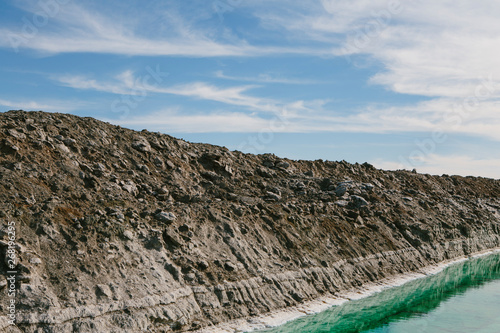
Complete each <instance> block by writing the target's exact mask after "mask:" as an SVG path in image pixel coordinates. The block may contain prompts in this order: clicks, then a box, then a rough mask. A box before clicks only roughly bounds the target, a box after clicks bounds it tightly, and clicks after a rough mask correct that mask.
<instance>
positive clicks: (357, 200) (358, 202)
mask: <svg viewBox="0 0 500 333" xmlns="http://www.w3.org/2000/svg"><path fill="white" fill-rule="evenodd" d="M351 202H352V203H353V205H354V207H356V208H361V207H364V206H368V205H369V204H368V201H366V200H365V198H363V197H360V196H357V195H351Z"/></svg>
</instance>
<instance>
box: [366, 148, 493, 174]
mask: <svg viewBox="0 0 500 333" xmlns="http://www.w3.org/2000/svg"><path fill="white" fill-rule="evenodd" d="M371 163H372V164H373V165H374V166H376V167H377V168H382V169H388V170H397V169H407V170H410V169H413V168H416V169H417V171H418V172H419V173H428V174H432V175H442V174H448V175H460V176H481V177H489V178H495V179H500V171H499V170H500V158H495V157H488V158H473V157H471V156H467V155H448V156H446V155H437V154H429V155H426V156H425V158H423V159H422V161H420V163H419V165H418V166H414V165H411V164H404V163H401V162H395V161H384V160H375V161H372V162H371Z"/></svg>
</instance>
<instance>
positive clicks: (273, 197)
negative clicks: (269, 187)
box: [266, 191, 281, 201]
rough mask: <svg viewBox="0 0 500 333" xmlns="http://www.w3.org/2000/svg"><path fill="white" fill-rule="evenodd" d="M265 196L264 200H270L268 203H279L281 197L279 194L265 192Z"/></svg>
mask: <svg viewBox="0 0 500 333" xmlns="http://www.w3.org/2000/svg"><path fill="white" fill-rule="evenodd" d="M266 194H267V197H266V200H270V201H279V200H281V196H280V195H279V194H276V193H274V192H269V191H268V192H266Z"/></svg>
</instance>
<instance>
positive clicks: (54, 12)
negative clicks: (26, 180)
mask: <svg viewBox="0 0 500 333" xmlns="http://www.w3.org/2000/svg"><path fill="white" fill-rule="evenodd" d="M498 17H500V3H499V2H498V1H493V0H484V1H481V2H478V1H472V0H454V1H451V0H441V1H435V0H405V1H403V0H353V1H345V0H310V1H303V0H301V1H298V0H286V1H285V0H265V1H264V0H251V1H250V0H203V1H202V0H197V1H195V0H182V1H181V0H176V1H171V0H163V1H156V0H151V1H135V0H120V1H118V0H108V1H94V0H87V1H71V0H37V1H28V0H3V1H1V2H0V60H1V61H0V111H8V110H11V109H16V110H17V109H23V110H43V111H47V112H63V113H71V114H75V115H79V116H90V117H94V118H97V119H100V120H104V121H107V122H110V123H112V124H116V125H120V126H123V127H127V128H131V129H136V130H142V129H148V130H150V131H155V132H161V133H166V134H170V135H173V136H175V137H178V138H183V139H185V140H188V141H191V142H205V143H212V144H217V145H221V146H225V147H227V148H229V149H231V150H239V151H243V152H247V153H258V154H260V153H274V154H276V155H278V156H280V157H287V158H290V159H308V160H316V159H322V160H330V161H340V160H346V161H348V162H351V163H355V162H359V163H364V162H368V163H371V164H373V165H374V166H375V167H377V168H383V169H392V170H394V169H408V170H412V169H417V171H418V172H420V173H430V174H438V175H441V174H449V175H454V174H458V175H463V176H467V175H474V176H482V177H489V178H497V179H498V178H500V154H499V151H500V150H499V149H498V143H499V141H500V56H499V54H500V20H498Z"/></svg>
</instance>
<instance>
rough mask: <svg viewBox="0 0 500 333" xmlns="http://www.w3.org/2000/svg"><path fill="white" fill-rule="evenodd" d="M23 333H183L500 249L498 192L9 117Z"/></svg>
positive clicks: (491, 184)
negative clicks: (179, 332) (141, 332)
mask: <svg viewBox="0 0 500 333" xmlns="http://www.w3.org/2000/svg"><path fill="white" fill-rule="evenodd" d="M0 151H1V154H0V180H1V183H0V186H1V187H0V204H1V207H0V214H1V215H0V217H1V219H2V224H1V227H0V228H1V229H0V239H1V241H0V255H1V256H2V260H1V261H0V288H2V290H0V293H1V294H0V295H1V296H0V306H1V309H0V310H1V316H0V330H1V329H6V328H7V326H8V323H7V317H6V315H7V311H8V309H7V306H6V304H7V293H6V291H5V288H6V287H7V283H6V282H5V277H6V276H7V271H9V268H8V266H7V262H6V261H5V260H4V258H6V256H7V248H8V242H7V231H6V225H7V222H9V221H13V222H15V224H16V242H15V243H16V249H17V254H18V259H19V260H18V262H17V266H16V267H15V269H16V271H17V272H18V273H17V277H18V278H17V283H16V288H17V295H16V302H17V304H16V307H17V308H16V311H17V326H18V327H19V329H20V330H22V331H24V332H42V331H43V332H139V331H149V332H170V331H187V330H194V329H197V328H201V327H204V326H207V325H212V324H217V323H220V322H223V321H227V320H230V319H234V318H241V317H247V316H254V315H259V314H263V313H266V312H269V311H272V310H276V309H280V308H284V307H288V306H292V305H295V304H298V303H300V302H303V301H306V300H310V299H314V298H317V297H319V296H321V295H325V294H329V293H330V294H335V293H337V292H339V291H343V290H346V289H349V288H352V287H355V286H360V285H362V284H364V283H366V282H371V281H376V280H379V279H382V278H384V277H388V276H391V275H393V274H398V273H404V272H410V271H414V270H418V269H419V268H422V267H424V266H427V265H430V264H434V263H438V262H441V261H443V260H446V259H451V258H456V257H459V256H463V255H469V254H472V253H475V252H478V251H483V250H486V249H491V248H496V247H499V246H500V236H499V235H500V199H499V196H500V182H499V180H494V179H486V178H473V177H458V176H446V175H443V176H440V177H438V176H431V175H425V174H416V173H413V172H409V171H396V172H388V171H382V170H377V169H375V168H374V167H373V166H371V165H369V164H367V163H365V164H361V165H360V164H354V165H353V164H349V163H346V162H330V161H292V160H288V159H283V158H279V157H277V156H274V155H271V154H265V155H250V154H243V153H241V152H237V151H233V152H232V151H229V150H227V149H226V148H223V147H217V146H212V145H208V144H194V143H188V142H185V141H183V140H179V139H175V138H173V137H170V136H168V135H163V134H158V133H150V132H147V131H142V132H140V133H139V132H135V131H132V130H128V129H125V128H121V127H118V126H112V125H109V124H106V123H103V122H100V121H97V120H95V119H92V118H80V117H76V116H71V115H64V114H49V113H44V112H23V111H11V112H7V113H3V114H0Z"/></svg>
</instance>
